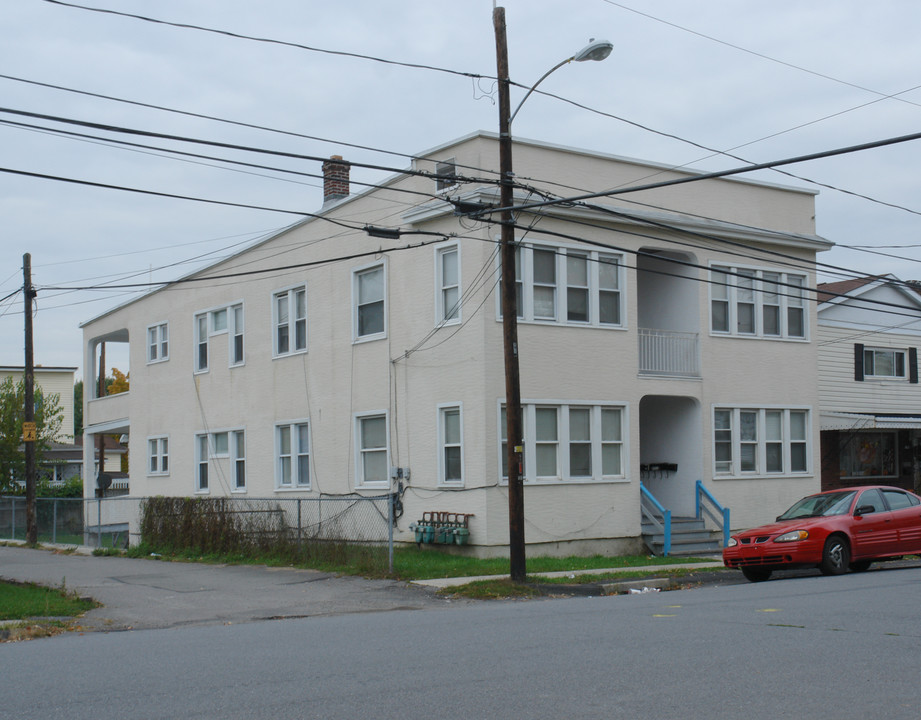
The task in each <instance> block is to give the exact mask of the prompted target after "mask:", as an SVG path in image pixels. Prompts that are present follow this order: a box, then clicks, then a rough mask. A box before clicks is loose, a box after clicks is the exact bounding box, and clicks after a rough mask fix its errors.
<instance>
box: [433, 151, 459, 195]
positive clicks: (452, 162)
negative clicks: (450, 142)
mask: <svg viewBox="0 0 921 720" xmlns="http://www.w3.org/2000/svg"><path fill="white" fill-rule="evenodd" d="M435 174H436V175H450V176H451V179H450V180H445V179H442V178H436V179H435V190H436V191H437V192H444V191H446V190H451V189H454V188H456V187H457V160H456V159H455V158H453V157H452V158H448V159H447V160H438V161H436V163H435Z"/></svg>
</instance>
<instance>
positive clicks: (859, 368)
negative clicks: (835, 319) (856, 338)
mask: <svg viewBox="0 0 921 720" xmlns="http://www.w3.org/2000/svg"><path fill="white" fill-rule="evenodd" d="M854 379H855V380H857V381H858V382H863V345H861V344H860V343H856V344H855V345H854Z"/></svg>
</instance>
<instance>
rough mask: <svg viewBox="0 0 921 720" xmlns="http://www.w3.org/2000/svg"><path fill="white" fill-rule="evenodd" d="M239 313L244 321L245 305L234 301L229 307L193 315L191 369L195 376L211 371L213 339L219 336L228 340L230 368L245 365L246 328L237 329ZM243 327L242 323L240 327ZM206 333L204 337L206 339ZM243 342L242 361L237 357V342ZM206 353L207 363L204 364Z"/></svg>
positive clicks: (213, 308)
mask: <svg viewBox="0 0 921 720" xmlns="http://www.w3.org/2000/svg"><path fill="white" fill-rule="evenodd" d="M236 310H239V311H240V315H241V318H242V314H243V301H242V300H235V301H234V302H231V303H228V304H226V305H218V306H216V307H212V308H208V309H206V310H198V311H196V312H195V313H194V314H193V315H192V348H193V350H192V355H193V359H192V365H193V371H194V372H195V373H206V372H209V371H210V369H211V338H213V337H216V336H218V335H226V336H227V366H228V367H239V366H240V365H243V364H244V361H245V355H244V351H245V340H244V338H243V334H244V333H243V328H242V327H237V324H238V319H237V315H236V312H235V311H236ZM240 324H242V323H240ZM203 333H204V337H203ZM237 337H239V338H240V348H241V355H242V357H240V358H237V356H236V338H237ZM202 349H204V354H205V363H204V364H202V363H201V354H202Z"/></svg>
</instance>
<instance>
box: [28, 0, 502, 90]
mask: <svg viewBox="0 0 921 720" xmlns="http://www.w3.org/2000/svg"><path fill="white" fill-rule="evenodd" d="M44 1H45V2H47V3H51V4H52V5H61V6H64V7H69V8H76V9H78V10H87V11H89V12H96V13H103V14H105V15H118V16H121V17H126V18H132V19H134V20H143V21H144V22H149V23H155V24H157V25H168V26H170V27H176V28H182V29H184V30H198V31H200V32H207V33H213V34H215V35H224V36H226V37H232V38H236V39H238V40H251V41H253V42H260V43H269V44H271V45H282V46H285V47H290V48H295V49H297V50H308V51H310V52H316V53H323V54H325V55H337V56H340V57H349V58H357V59H360V60H371V61H373V62H378V63H383V64H385V65H397V66H399V67H405V68H412V69H414V70H431V71H433V72H440V73H447V74H449V75H459V76H461V77H465V78H473V79H475V80H476V79H493V80H494V79H495V78H491V77H490V76H488V75H479V74H477V73H470V72H463V71H461V70H451V69H449V68H442V67H436V66H434V65H424V64H422V63H411V62H402V61H398V60H387V59H386V58H380V57H375V56H373V55H363V54H361V53H353V52H347V51H345V50H329V49H326V48H319V47H313V46H311V45H304V44H302V43H295V42H289V41H286V40H274V39H272V38H264V37H256V36H253V35H244V34H242V33H236V32H231V31H230V30H218V29H215V28H209V27H204V26H202V25H193V24H191V23H179V22H171V21H168V20H159V19H157V18H152V17H147V16H145V15H136V14H134V13H126V12H121V11H118V10H109V9H106V8H94V7H88V6H86V5H77V4H76V3H68V2H62V0H44Z"/></svg>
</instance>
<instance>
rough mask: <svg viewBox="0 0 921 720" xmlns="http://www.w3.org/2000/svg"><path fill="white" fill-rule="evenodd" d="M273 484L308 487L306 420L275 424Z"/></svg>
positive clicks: (308, 440)
mask: <svg viewBox="0 0 921 720" xmlns="http://www.w3.org/2000/svg"><path fill="white" fill-rule="evenodd" d="M275 458H276V460H275V486H276V487H277V488H280V489H292V488H301V489H305V488H307V489H309V488H310V426H309V424H308V423H307V421H306V420H305V421H301V422H291V423H283V424H280V425H276V426H275Z"/></svg>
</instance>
